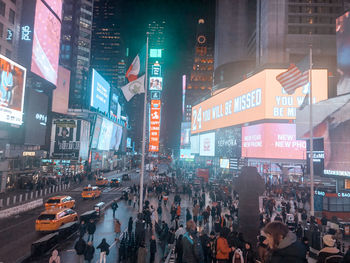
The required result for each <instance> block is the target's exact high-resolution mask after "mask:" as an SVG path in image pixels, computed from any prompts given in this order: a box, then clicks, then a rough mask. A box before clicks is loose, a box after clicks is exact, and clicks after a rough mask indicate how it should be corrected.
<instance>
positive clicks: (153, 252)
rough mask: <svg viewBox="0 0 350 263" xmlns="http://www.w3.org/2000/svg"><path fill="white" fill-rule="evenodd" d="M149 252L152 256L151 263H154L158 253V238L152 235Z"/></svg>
mask: <svg viewBox="0 0 350 263" xmlns="http://www.w3.org/2000/svg"><path fill="white" fill-rule="evenodd" d="M149 252H150V254H151V256H150V260H149V262H150V263H154V259H155V255H156V253H157V242H156V237H155V236H154V235H152V237H151V240H150V242H149Z"/></svg>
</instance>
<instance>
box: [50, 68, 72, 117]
mask: <svg viewBox="0 0 350 263" xmlns="http://www.w3.org/2000/svg"><path fill="white" fill-rule="evenodd" d="M69 85H70V70H68V69H66V68H64V67H62V66H58V78H57V85H56V89H54V91H53V98H52V111H53V112H57V113H62V114H67V110H68V99H69Z"/></svg>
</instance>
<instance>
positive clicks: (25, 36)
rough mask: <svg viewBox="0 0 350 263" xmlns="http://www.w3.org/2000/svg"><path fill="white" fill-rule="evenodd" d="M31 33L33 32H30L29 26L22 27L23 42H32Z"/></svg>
mask: <svg viewBox="0 0 350 263" xmlns="http://www.w3.org/2000/svg"><path fill="white" fill-rule="evenodd" d="M31 32H32V31H31V30H30V27H29V26H22V35H21V40H24V41H30V40H31V38H30V33H31Z"/></svg>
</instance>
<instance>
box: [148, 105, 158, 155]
mask: <svg viewBox="0 0 350 263" xmlns="http://www.w3.org/2000/svg"><path fill="white" fill-rule="evenodd" d="M160 109H161V101H160V100H151V112H150V114H151V116H150V135H149V151H150V152H158V151H159V131H160Z"/></svg>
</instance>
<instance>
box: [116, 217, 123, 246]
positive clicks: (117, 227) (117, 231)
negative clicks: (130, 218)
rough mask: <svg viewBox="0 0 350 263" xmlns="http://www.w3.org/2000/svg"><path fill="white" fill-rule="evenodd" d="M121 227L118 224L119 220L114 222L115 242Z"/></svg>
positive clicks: (117, 239)
mask: <svg viewBox="0 0 350 263" xmlns="http://www.w3.org/2000/svg"><path fill="white" fill-rule="evenodd" d="M121 226H122V224H121V223H120V221H119V219H116V220H114V232H115V234H116V237H115V240H116V241H119V236H120V228H121Z"/></svg>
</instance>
